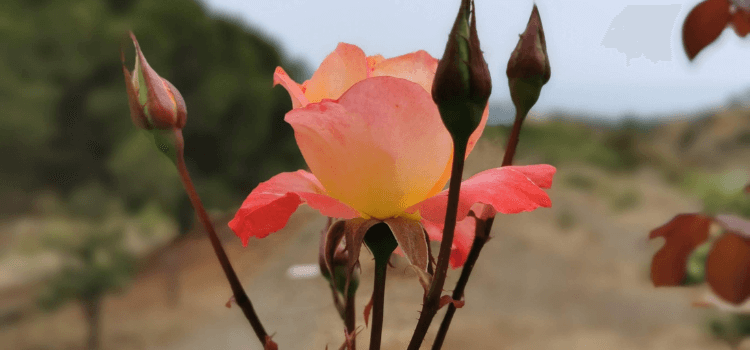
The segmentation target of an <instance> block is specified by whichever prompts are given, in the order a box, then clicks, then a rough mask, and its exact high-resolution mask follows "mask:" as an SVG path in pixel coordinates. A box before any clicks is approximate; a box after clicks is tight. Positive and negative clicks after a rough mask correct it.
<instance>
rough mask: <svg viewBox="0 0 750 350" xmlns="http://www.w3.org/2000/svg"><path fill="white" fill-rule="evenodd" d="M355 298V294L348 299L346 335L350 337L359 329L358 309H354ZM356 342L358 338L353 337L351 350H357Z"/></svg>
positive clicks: (345, 322)
mask: <svg viewBox="0 0 750 350" xmlns="http://www.w3.org/2000/svg"><path fill="white" fill-rule="evenodd" d="M354 298H355V293H349V296H347V297H346V306H345V311H344V314H345V319H344V325H345V326H346V333H347V334H348V335H352V334H353V333H355V332H356V327H357V314H356V311H355V310H356V309H355V308H354ZM355 342H356V337H352V339H351V342H350V343H349V350H355V349H356V345H355Z"/></svg>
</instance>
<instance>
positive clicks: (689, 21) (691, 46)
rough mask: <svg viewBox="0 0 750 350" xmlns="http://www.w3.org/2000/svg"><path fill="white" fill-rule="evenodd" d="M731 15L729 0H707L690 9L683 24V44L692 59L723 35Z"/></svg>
mask: <svg viewBox="0 0 750 350" xmlns="http://www.w3.org/2000/svg"><path fill="white" fill-rule="evenodd" d="M730 16H731V15H730V14H729V2H728V1H727V0H706V1H704V2H702V3H700V4H698V5H697V6H695V7H694V8H693V9H692V10H690V13H688V15H687V18H685V23H683V25H682V45H683V47H684V48H685V53H686V54H687V56H688V58H689V59H690V60H693V58H695V56H697V55H698V53H699V52H701V50H703V48H705V47H706V46H708V45H710V44H711V43H712V42H714V40H716V38H718V37H719V35H721V32H723V31H724V28H726V26H727V24H728V23H729V19H730Z"/></svg>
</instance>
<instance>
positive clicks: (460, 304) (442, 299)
mask: <svg viewBox="0 0 750 350" xmlns="http://www.w3.org/2000/svg"><path fill="white" fill-rule="evenodd" d="M449 303H453V306H455V307H456V309H460V308H462V307H464V304H466V302H464V301H463V300H453V298H452V297H451V296H450V295H443V296H442V297H440V304H439V305H438V309H442V308H443V306H445V305H448V304H449Z"/></svg>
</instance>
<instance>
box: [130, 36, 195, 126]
mask: <svg viewBox="0 0 750 350" xmlns="http://www.w3.org/2000/svg"><path fill="white" fill-rule="evenodd" d="M130 38H131V39H132V40H133V44H134V45H135V68H134V69H133V71H132V72H129V71H128V69H127V68H125V54H124V53H122V52H121V59H122V63H123V65H122V72H123V74H124V75H125V88H126V89H127V92H128V102H129V104H130V117H131V118H132V119H133V123H134V124H135V125H136V126H137V127H139V128H141V129H147V130H152V129H158V130H171V129H182V128H183V127H184V126H185V121H186V120H187V110H186V108H185V101H184V100H183V99H182V95H180V92H179V91H177V88H175V87H174V85H172V83H170V82H169V81H167V80H166V79H164V78H162V77H160V76H159V75H158V74H156V71H154V70H153V69H151V66H149V65H148V62H146V57H144V56H143V52H141V48H140V46H139V45H138V40H136V38H135V35H134V34H133V33H132V32H131V33H130Z"/></svg>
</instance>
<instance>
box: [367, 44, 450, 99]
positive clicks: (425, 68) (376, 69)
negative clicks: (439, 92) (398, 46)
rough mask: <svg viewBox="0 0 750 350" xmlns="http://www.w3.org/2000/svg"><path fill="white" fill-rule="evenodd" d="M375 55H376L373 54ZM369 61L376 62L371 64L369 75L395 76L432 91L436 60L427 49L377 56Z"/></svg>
mask: <svg viewBox="0 0 750 350" xmlns="http://www.w3.org/2000/svg"><path fill="white" fill-rule="evenodd" d="M375 57H377V56H375ZM368 59H369V61H372V62H377V63H375V64H373V65H372V70H371V72H370V75H369V76H371V77H382V76H388V77H396V78H402V79H406V80H408V81H411V82H414V83H417V84H419V85H421V86H422V87H423V88H424V90H425V91H427V92H431V91H432V81H433V80H434V79H435V71H436V70H437V64H438V60H437V58H434V57H432V56H430V54H429V53H427V51H424V50H419V51H417V52H412V53H408V54H406V55H401V56H398V57H393V58H389V59H385V60H384V59H382V56H380V60H379V62H378V59H377V58H374V59H370V58H369V57H368Z"/></svg>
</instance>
